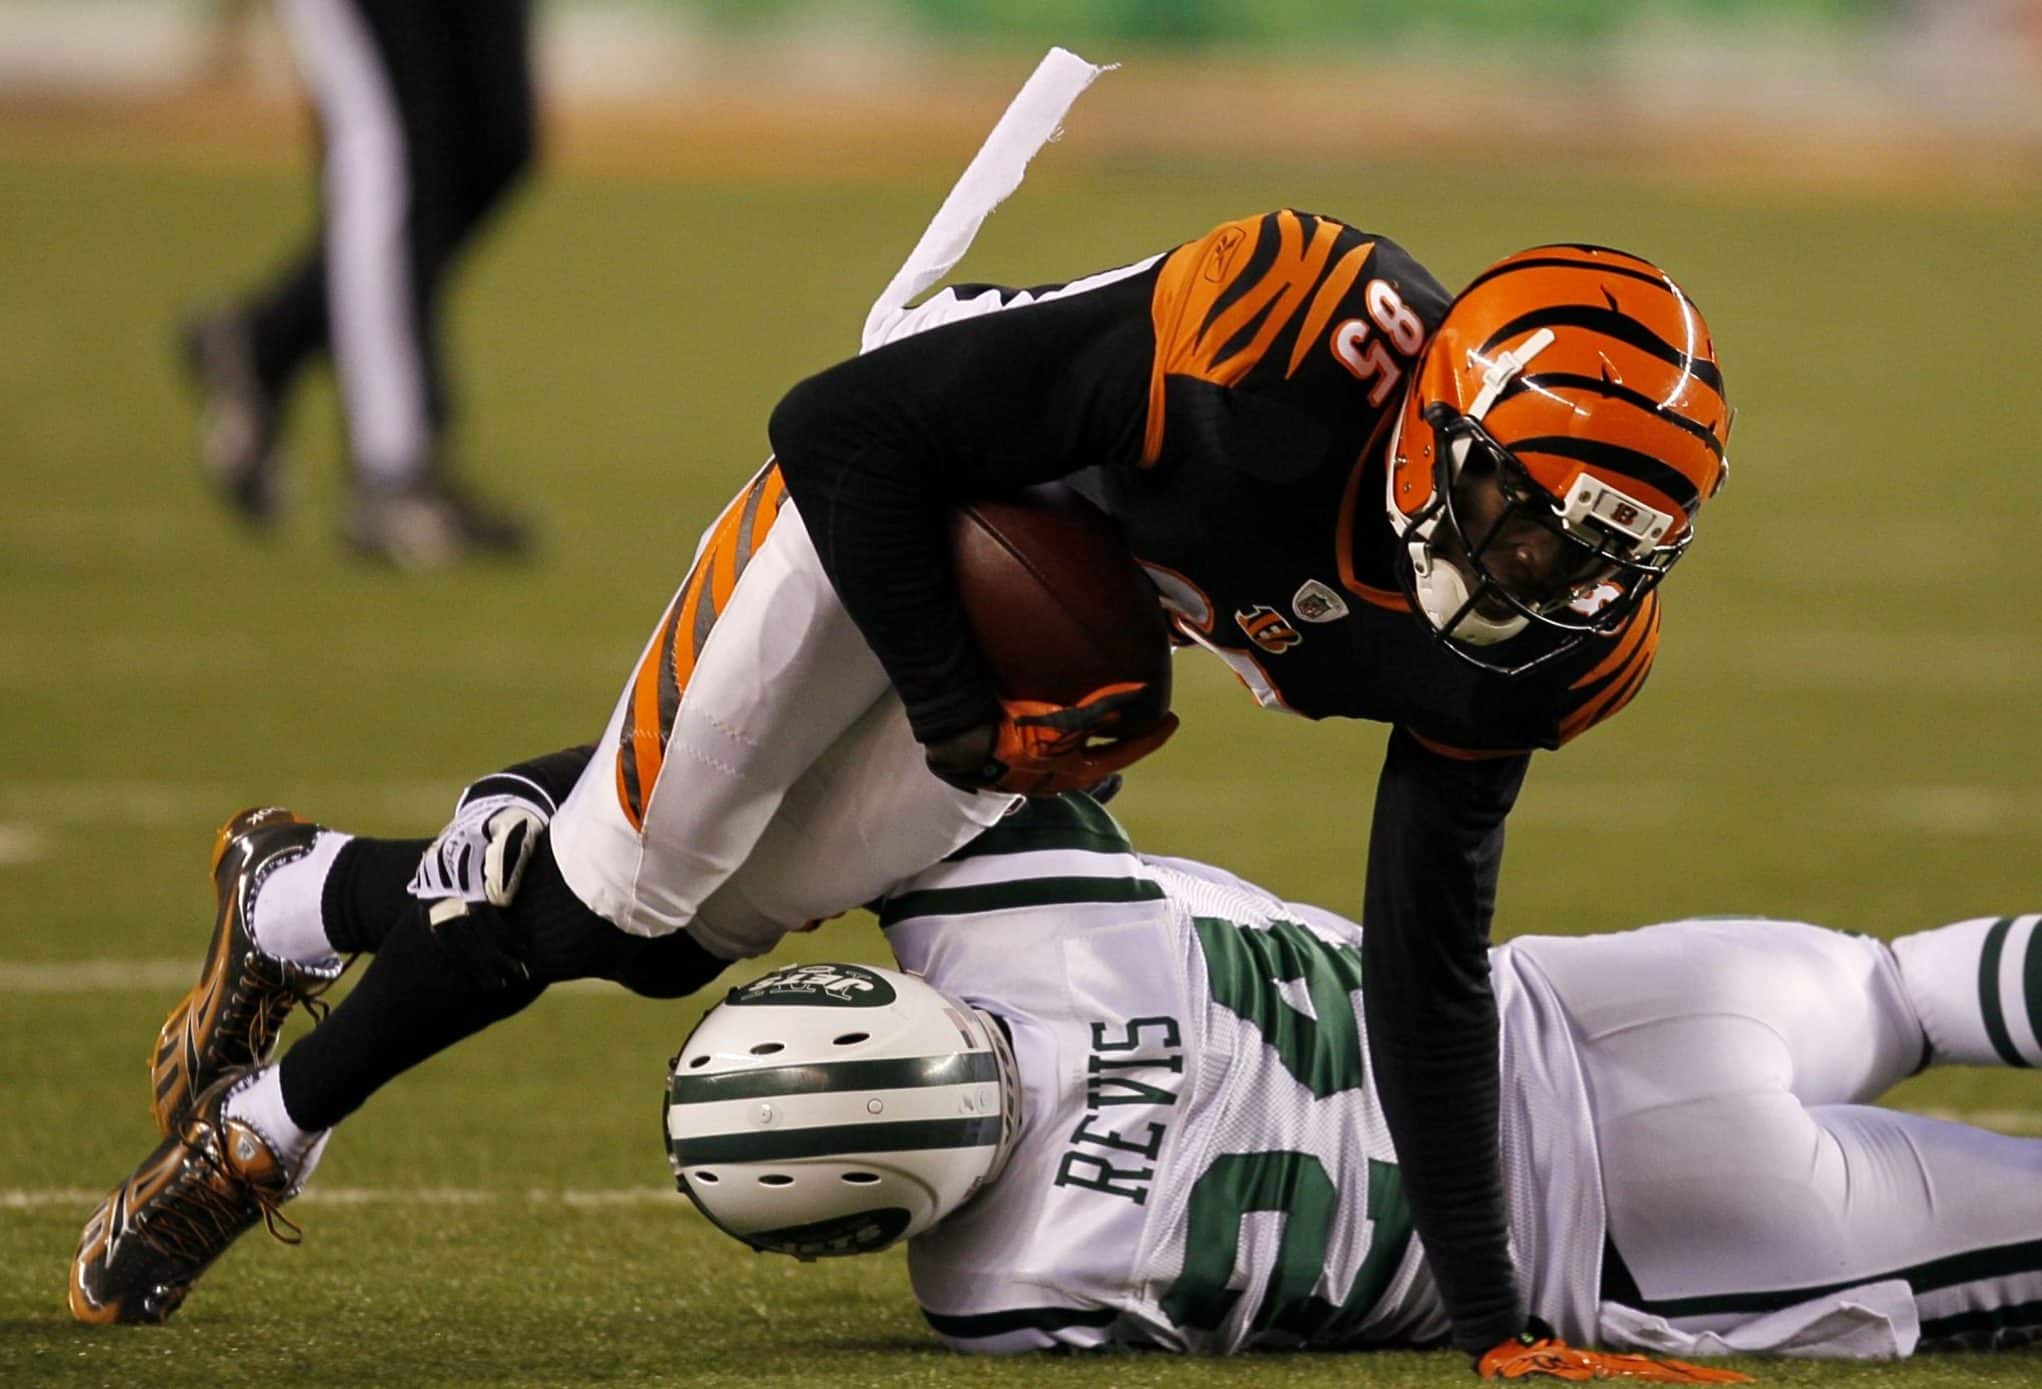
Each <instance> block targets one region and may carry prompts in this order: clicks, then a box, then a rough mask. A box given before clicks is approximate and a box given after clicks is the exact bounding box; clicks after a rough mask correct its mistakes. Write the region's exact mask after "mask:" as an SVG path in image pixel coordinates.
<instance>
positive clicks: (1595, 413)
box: [1444, 244, 1732, 538]
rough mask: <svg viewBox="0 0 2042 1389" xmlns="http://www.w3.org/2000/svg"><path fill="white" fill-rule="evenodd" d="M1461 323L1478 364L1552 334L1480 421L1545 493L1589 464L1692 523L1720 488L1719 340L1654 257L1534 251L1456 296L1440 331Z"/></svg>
mask: <svg viewBox="0 0 2042 1389" xmlns="http://www.w3.org/2000/svg"><path fill="white" fill-rule="evenodd" d="M1463 322H1465V323H1468V324H1470V325H1471V326H1474V325H1480V327H1479V328H1478V329H1477V332H1478V334H1479V336H1478V337H1476V338H1474V339H1473V340H1471V341H1470V342H1469V343H1468V344H1466V346H1467V348H1468V350H1470V351H1471V353H1472V355H1473V356H1474V357H1475V358H1477V359H1478V360H1481V361H1485V362H1486V361H1493V360H1495V359H1496V358H1497V357H1498V356H1499V355H1500V354H1501V353H1503V352H1505V351H1508V350H1509V349H1511V348H1512V347H1514V346H1517V345H1519V344H1521V343H1523V342H1524V341H1525V340H1526V339H1527V338H1529V337H1530V336H1531V335H1532V334H1533V333H1536V332H1538V331H1539V330H1540V329H1541V328H1548V329H1552V330H1554V332H1555V335H1556V336H1555V340H1554V342H1553V344H1552V345H1551V346H1549V347H1547V348H1545V349H1544V350H1543V351H1541V352H1540V353H1539V354H1538V356H1537V358H1536V359H1535V360H1534V361H1533V362H1532V363H1531V364H1530V366H1529V367H1528V368H1527V370H1526V371H1525V372H1524V373H1523V374H1521V375H1519V376H1518V377H1517V378H1516V379H1514V380H1512V381H1511V382H1510V383H1509V384H1508V385H1507V386H1506V387H1505V388H1504V390H1503V392H1502V394H1501V395H1500V396H1498V398H1497V400H1496V402H1495V404H1494V405H1493V406H1492V407H1491V408H1490V410H1489V413H1488V415H1487V417H1486V418H1485V420H1484V424H1485V426H1486V427H1487V428H1488V430H1489V432H1490V433H1491V434H1492V435H1493V436H1495V438H1496V439H1497V440H1498V442H1500V443H1502V444H1503V445H1504V447H1506V448H1508V449H1509V450H1510V451H1511V453H1512V454H1514V455H1515V456H1516V457H1517V459H1518V460H1519V461H1520V462H1521V463H1523V464H1524V465H1525V466H1526V468H1527V469H1528V470H1529V471H1531V473H1532V474H1533V475H1534V476H1535V477H1537V478H1538V479H1539V481H1540V482H1541V483H1542V484H1544V485H1546V486H1547V487H1548V490H1551V491H1555V492H1558V491H1559V490H1560V489H1562V488H1564V486H1565V485H1566V480H1567V475H1571V473H1572V471H1573V470H1574V467H1575V466H1586V467H1588V468H1590V469H1592V470H1593V471H1594V472H1595V473H1597V474H1598V475H1600V476H1602V477H1604V478H1606V479H1609V480H1612V481H1616V482H1618V483H1619V485H1621V486H1623V487H1624V489H1625V490H1626V491H1627V492H1633V493H1635V495H1636V496H1637V497H1638V499H1639V500H1642V501H1644V502H1646V503H1648V504H1650V505H1652V506H1655V507H1658V508H1660V509H1662V510H1666V511H1668V512H1671V513H1674V514H1677V515H1678V516H1679V517H1681V518H1683V519H1684V520H1692V519H1693V517H1694V515H1695V512H1696V511H1697V510H1698V509H1699V508H1700V506H1701V504H1702V502H1703V501H1704V500H1705V499H1707V498H1708V497H1709V496H1710V495H1711V494H1713V493H1714V492H1715V490H1716V489H1717V488H1718V487H1719V486H1720V485H1721V484H1722V480H1723V477H1724V473H1725V469H1726V464H1725V460H1724V447H1725V444H1726V442H1727V438H1728V434H1729V428H1730V423H1731V419H1732V413H1731V410H1730V406H1729V402H1728V400H1727V398H1726V396H1725V394H1724V389H1723V374H1722V370H1721V368H1720V367H1719V366H1718V365H1717V362H1716V359H1715V346H1714V343H1713V342H1712V341H1711V339H1710V337H1709V330H1708V327H1707V325H1706V324H1705V323H1704V322H1703V320H1702V317H1701V314H1700V313H1699V312H1698V311H1697V310H1696V308H1695V306H1694V304H1693V303H1692V302H1691V301H1690V300H1689V299H1688V297H1687V295H1686V293H1685V292H1684V291H1683V290H1682V289H1681V288H1680V286H1679V285H1678V284H1676V283H1675V282H1674V281H1673V279H1672V278H1671V277H1670V276H1668V275H1667V274H1666V273H1665V272H1664V271H1662V270H1660V269H1659V268H1658V267H1656V266H1654V265H1653V264H1652V263H1651V262H1649V261H1646V260H1642V259H1640V258H1638V257H1636V256H1632V255H1629V254H1627V253H1625V252H1622V251H1615V250H1611V249H1609V248H1607V247H1600V246H1590V245H1583V244H1566V245H1553V246H1539V247H1534V248H1532V249H1531V250H1529V251H1524V252H1521V253H1519V254H1517V255H1515V256H1511V257H1509V258H1508V259H1506V260H1504V261H1502V262H1500V263H1498V264H1497V265H1495V266H1492V267H1491V268H1490V269H1488V270H1487V271H1485V272H1483V273H1482V274H1481V275H1479V276H1477V277H1476V278H1475V280H1474V281H1473V282H1472V283H1470V284H1469V286H1468V287H1467V288H1466V289H1464V290H1462V291H1461V293H1460V295H1459V296H1458V297H1457V298H1456V299H1455V301H1454V304H1453V307H1452V308H1451V309H1450V310H1449V312H1448V317H1447V323H1446V325H1444V327H1445V328H1453V327H1455V326H1457V325H1458V324H1459V323H1463ZM1590 418H1592V419H1593V421H1594V422H1593V425H1592V426H1591V427H1584V426H1583V424H1582V421H1584V420H1587V419H1590ZM1684 528H1685V527H1684V526H1682V527H1679V528H1678V529H1684ZM1669 538H1671V537H1669Z"/></svg>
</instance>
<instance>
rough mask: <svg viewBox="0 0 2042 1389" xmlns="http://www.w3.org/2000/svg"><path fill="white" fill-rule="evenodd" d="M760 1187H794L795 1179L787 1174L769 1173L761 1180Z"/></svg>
mask: <svg viewBox="0 0 2042 1389" xmlns="http://www.w3.org/2000/svg"><path fill="white" fill-rule="evenodd" d="M759 1185H760V1186H793V1185H794V1178H792V1177H790V1176H788V1175H787V1174H786V1173H785V1172H768V1173H767V1174H766V1175H765V1176H763V1177H761V1178H759Z"/></svg>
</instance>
